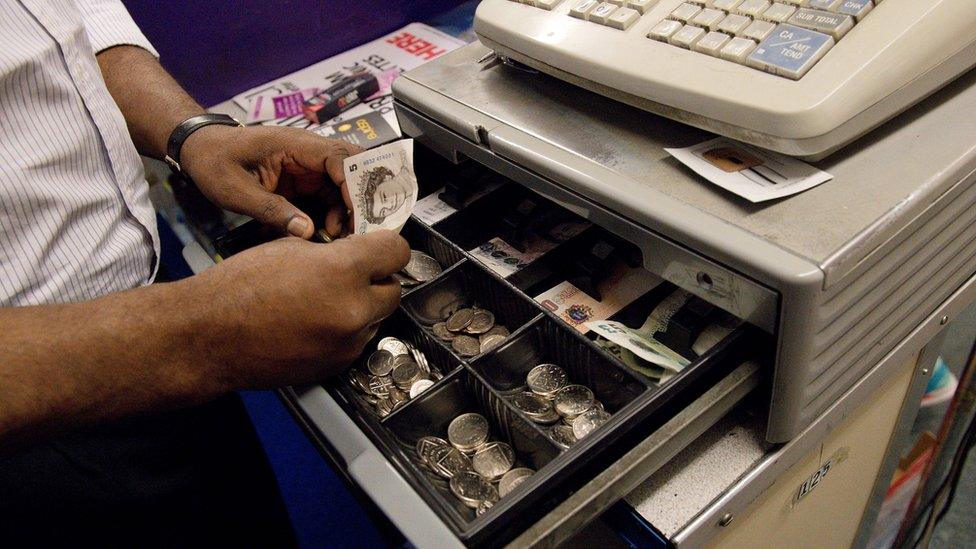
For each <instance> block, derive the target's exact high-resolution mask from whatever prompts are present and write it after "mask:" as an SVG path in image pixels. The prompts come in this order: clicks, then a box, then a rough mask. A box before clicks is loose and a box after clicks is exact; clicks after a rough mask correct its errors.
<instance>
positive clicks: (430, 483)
mask: <svg viewBox="0 0 976 549" xmlns="http://www.w3.org/2000/svg"><path fill="white" fill-rule="evenodd" d="M466 413H476V414H479V415H481V416H482V417H484V418H485V419H486V420H488V423H489V435H488V440H489V441H493V442H503V443H505V444H508V445H509V446H511V448H512V450H513V451H514V453H515V464H514V465H513V468H516V467H529V468H531V469H534V470H535V471H536V474H538V472H539V471H540V470H542V469H543V468H544V467H545V466H546V465H547V464H548V463H549V462H550V461H552V460H553V459H554V458H555V457H556V456H557V455H558V454H559V451H558V450H557V449H556V448H555V447H554V446H553V445H552V444H551V443H550V442H549V441H548V440H547V439H546V438H545V437H544V436H543V435H542V434H541V433H539V432H538V431H536V430H535V429H532V428H531V427H530V426H528V425H525V424H524V422H523V420H522V419H521V418H520V417H518V416H517V415H516V414H515V413H513V411H512V410H510V409H509V408H508V407H507V406H505V405H504V404H503V403H502V402H500V401H499V397H498V396H497V395H496V394H495V393H493V392H492V391H491V390H490V389H489V388H488V387H487V386H485V385H484V384H483V383H482V382H481V381H480V380H479V379H477V377H476V376H474V375H473V374H471V372H469V371H467V370H464V369H462V370H460V371H458V372H455V373H454V374H452V375H451V376H450V377H449V378H445V380H444V382H443V383H442V384H440V385H439V386H438V387H437V388H436V389H433V390H431V391H428V392H425V393H424V394H423V396H422V397H420V398H418V399H417V400H416V401H415V402H413V403H411V405H410V406H409V407H407V408H404V409H403V410H402V411H401V412H399V413H398V414H396V415H395V416H391V417H390V418H389V420H388V421H386V422H385V423H384V425H385V427H386V428H387V429H388V432H389V433H390V434H392V436H393V438H394V439H395V441H396V445H397V448H398V449H399V451H400V453H401V455H402V456H404V457H405V458H407V461H408V462H409V465H410V470H411V473H412V474H413V475H414V477H415V478H416V479H418V480H421V481H422V483H421V486H423V487H425V488H427V489H429V490H430V494H431V495H434V496H435V500H436V501H437V504H438V506H440V507H441V508H443V509H445V510H446V511H448V514H449V515H450V516H451V517H452V518H454V519H455V520H456V521H458V522H459V523H461V524H464V523H469V522H472V521H474V520H475V519H476V518H477V514H476V513H475V510H474V509H472V508H470V507H468V506H467V505H465V504H464V503H463V502H461V501H460V500H458V498H457V497H455V496H454V495H453V494H452V492H451V490H450V487H449V485H448V482H447V480H446V479H445V478H443V477H442V476H440V475H438V474H437V473H435V472H434V471H433V470H432V469H431V468H430V467H428V466H426V465H424V464H423V462H422V460H421V458H420V457H419V456H418V454H417V451H416V447H417V442H418V441H419V440H420V439H421V438H422V437H425V436H436V437H439V438H442V439H444V440H448V426H449V425H450V423H451V421H453V420H454V419H455V418H457V417H458V416H461V415H462V414H466ZM524 496H525V493H524V492H523V493H520V492H512V493H510V494H508V495H507V496H506V497H505V498H503V499H502V500H500V501H499V502H498V503H496V504H495V505H496V507H494V508H492V509H489V510H488V511H487V513H486V514H488V515H491V514H494V513H497V512H499V511H500V510H501V509H502V508H503V506H504V507H510V503H509V502H513V501H515V500H517V499H519V498H521V497H524Z"/></svg>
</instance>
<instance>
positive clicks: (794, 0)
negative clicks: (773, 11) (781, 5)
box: [782, 0, 810, 8]
mask: <svg viewBox="0 0 976 549" xmlns="http://www.w3.org/2000/svg"><path fill="white" fill-rule="evenodd" d="M782 1H783V2H785V3H787V4H792V5H794V6H797V7H799V8H803V7H806V5H807V4H809V3H810V0H782Z"/></svg>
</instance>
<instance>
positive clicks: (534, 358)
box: [471, 317, 650, 414]
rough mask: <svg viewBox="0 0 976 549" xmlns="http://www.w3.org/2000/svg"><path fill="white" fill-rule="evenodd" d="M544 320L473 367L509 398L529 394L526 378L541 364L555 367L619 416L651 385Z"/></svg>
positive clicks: (582, 340)
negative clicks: (622, 410)
mask: <svg viewBox="0 0 976 549" xmlns="http://www.w3.org/2000/svg"><path fill="white" fill-rule="evenodd" d="M557 322H558V321H556V320H552V319H551V318H549V317H540V318H539V319H538V320H536V322H534V323H533V324H532V325H531V326H529V327H528V328H526V329H525V330H523V331H522V332H521V333H519V334H518V335H517V336H516V337H510V338H509V339H508V341H506V342H505V343H503V344H502V345H501V346H499V347H498V348H496V349H494V350H493V351H491V352H489V353H486V354H485V355H482V356H481V357H480V358H479V359H477V360H475V361H473V362H472V363H471V367H472V368H474V370H475V371H476V372H478V374H479V375H480V376H481V377H482V378H484V379H485V380H486V381H488V382H489V383H490V384H491V385H492V387H494V388H495V389H497V390H498V391H499V392H500V393H502V394H503V395H505V394H509V393H513V392H519V391H522V390H527V389H526V388H525V387H526V375H527V374H528V373H529V370H531V369H532V368H534V367H535V366H536V365H538V364H544V363H550V364H555V365H557V366H559V367H560V368H562V369H563V370H565V371H566V374H567V376H568V377H569V381H570V383H574V384H579V385H585V386H586V387H588V388H589V389H590V390H591V391H593V395H594V396H595V397H596V399H597V400H599V401H600V402H602V403H603V405H604V407H605V409H606V410H607V411H608V412H610V413H611V414H616V413H617V412H619V411H620V410H621V409H623V408H624V407H626V406H627V405H628V404H630V403H632V402H634V401H635V400H636V399H637V397H639V396H640V395H641V394H642V393H644V392H645V391H648V390H650V388H649V387H647V386H646V385H644V384H643V383H641V381H640V379H639V378H638V377H637V376H636V375H635V373H634V372H633V371H632V370H630V369H629V368H627V367H626V366H623V365H618V364H616V363H614V362H612V361H611V360H609V359H608V358H607V357H606V355H605V354H604V353H602V352H600V351H599V350H598V349H597V348H596V347H595V346H594V345H592V344H591V343H590V341H589V340H587V339H586V338H584V337H579V336H578V335H577V334H576V332H575V330H574V331H572V332H570V331H568V330H566V328H565V327H564V326H561V325H559V324H557Z"/></svg>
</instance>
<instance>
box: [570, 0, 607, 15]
mask: <svg viewBox="0 0 976 549" xmlns="http://www.w3.org/2000/svg"><path fill="white" fill-rule="evenodd" d="M598 5H600V2H598V1H597V0H579V1H578V2H576V4H574V5H573V7H572V8H571V9H570V10H569V14H570V15H572V16H573V17H578V18H580V19H586V16H587V15H588V14H589V13H590V11H592V10H593V8H595V7H597V6H598Z"/></svg>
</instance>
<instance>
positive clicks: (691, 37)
mask: <svg viewBox="0 0 976 549" xmlns="http://www.w3.org/2000/svg"><path fill="white" fill-rule="evenodd" d="M702 36H705V29H703V28H701V27H696V26H694V25H685V26H683V27H681V29H680V30H679V31H678V32H676V33H674V34H672V35H671V39H670V42H671V43H672V44H674V45H675V46H678V47H682V48H689V49H690V48H691V46H693V45H694V44H695V42H697V41H698V40H699V39H701V37H702Z"/></svg>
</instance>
